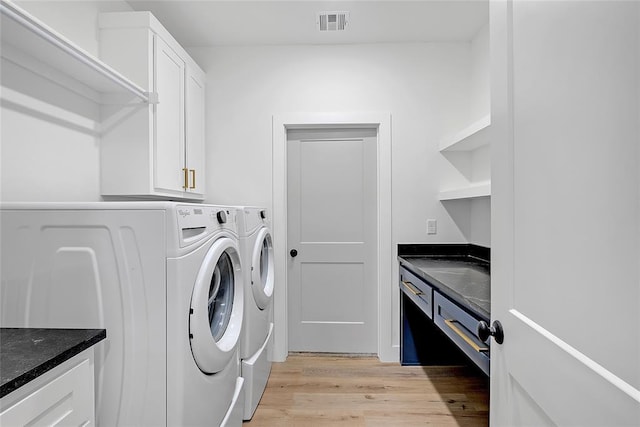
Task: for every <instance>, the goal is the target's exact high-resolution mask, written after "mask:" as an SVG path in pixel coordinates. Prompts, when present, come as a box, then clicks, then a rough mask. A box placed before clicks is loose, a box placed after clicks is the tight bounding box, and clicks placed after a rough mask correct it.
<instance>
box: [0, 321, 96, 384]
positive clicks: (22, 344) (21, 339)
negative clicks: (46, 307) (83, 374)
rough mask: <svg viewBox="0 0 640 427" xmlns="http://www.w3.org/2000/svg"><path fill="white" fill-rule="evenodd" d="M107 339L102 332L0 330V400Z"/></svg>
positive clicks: (34, 329)
mask: <svg viewBox="0 0 640 427" xmlns="http://www.w3.org/2000/svg"><path fill="white" fill-rule="evenodd" d="M106 336H107V333H106V330H104V329H39V328H0V397H4V396H6V395H7V394H9V393H11V392H12V391H14V390H16V389H18V388H19V387H21V386H23V385H25V384H27V383H28V382H29V381H31V380H34V379H36V378H38V377H39V376H40V375H42V374H44V373H45V372H47V371H49V370H51V369H53V368H55V367H56V366H58V365H60V364H61V363H62V362H64V361H66V360H69V359H70V358H72V357H73V356H75V355H76V354H78V353H80V352H82V351H84V350H86V349H87V348H89V347H91V346H92V345H94V344H96V343H98V342H100V341H102V340H103V339H105V338H106Z"/></svg>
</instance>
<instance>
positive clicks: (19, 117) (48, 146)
mask: <svg viewBox="0 0 640 427" xmlns="http://www.w3.org/2000/svg"><path fill="white" fill-rule="evenodd" d="M17 4H18V5H19V6H21V7H23V8H24V9H25V10H27V11H28V12H30V13H31V14H33V15H34V16H35V17H36V18H38V19H40V20H41V21H43V22H45V23H46V24H47V25H49V26H50V27H52V28H54V29H55V30H56V31H58V32H59V33H61V34H62V35H64V36H65V37H67V38H69V39H70V40H72V41H73V42H75V43H76V44H78V45H79V46H80V47H81V48H83V49H84V50H86V51H87V52H90V53H91V54H93V55H97V54H98V43H97V14H98V13H99V12H107V11H117V10H131V8H130V7H129V5H128V4H126V3H125V2H124V1H109V2H106V1H103V2H92V1H83V2H77V1H74V2H32V1H21V2H17ZM1 66H2V88H1V98H2V100H1V104H0V106H1V109H0V114H1V115H0V120H1V123H2V126H1V127H2V130H1V132H0V200H4V201H9V200H10V201H94V200H100V181H99V179H100V177H99V172H100V170H99V165H100V163H99V152H100V110H99V107H98V106H97V105H96V104H95V103H94V102H92V101H89V100H87V99H86V98H83V97H82V96H79V95H77V94H75V93H73V92H71V91H70V90H68V89H66V88H64V87H62V86H60V85H58V84H56V83H55V82H52V81H50V80H48V79H47V78H44V77H42V76H39V75H37V74H35V73H33V72H31V71H28V70H25V69H24V68H22V67H20V66H18V65H16V64H14V63H12V62H10V61H8V60H5V59H4V58H3V59H2V64H1Z"/></svg>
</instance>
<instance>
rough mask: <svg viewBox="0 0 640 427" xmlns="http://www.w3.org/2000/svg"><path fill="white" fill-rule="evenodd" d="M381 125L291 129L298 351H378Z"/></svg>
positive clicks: (294, 341)
mask: <svg viewBox="0 0 640 427" xmlns="http://www.w3.org/2000/svg"><path fill="white" fill-rule="evenodd" d="M376 152H377V130H376V129H335V130H329V129H324V130H289V131H288V133H287V163H288V165H287V197H288V207H287V240H288V250H290V251H291V250H295V251H297V255H296V256H291V255H290V257H289V263H288V279H287V282H288V319H289V322H288V326H289V350H290V351H318V352H340V353H376V352H377V292H378V289H377V277H376V271H377V269H376V265H375V260H376V255H377V252H376V241H377V239H376V217H377V215H376V194H377V193H376V191H377V190H376V187H377V184H376Z"/></svg>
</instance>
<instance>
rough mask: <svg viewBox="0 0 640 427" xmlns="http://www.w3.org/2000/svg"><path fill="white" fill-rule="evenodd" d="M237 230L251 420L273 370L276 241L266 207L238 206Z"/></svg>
mask: <svg viewBox="0 0 640 427" xmlns="http://www.w3.org/2000/svg"><path fill="white" fill-rule="evenodd" d="M238 234H239V237H240V253H241V254H242V264H243V266H244V267H243V268H244V274H245V281H244V283H245V316H244V334H243V339H242V344H241V347H240V359H241V361H242V376H243V378H244V380H245V409H244V419H245V420H250V419H251V417H252V416H253V413H254V412H255V410H256V407H257V406H258V402H260V398H261V397H262V394H263V392H264V389H265V387H266V385H267V380H268V379H269V374H270V373H271V361H270V360H269V358H268V353H269V349H270V347H271V346H272V341H273V292H274V288H275V280H274V262H273V241H272V237H271V230H270V223H269V219H268V217H267V210H266V209H265V208H259V207H238Z"/></svg>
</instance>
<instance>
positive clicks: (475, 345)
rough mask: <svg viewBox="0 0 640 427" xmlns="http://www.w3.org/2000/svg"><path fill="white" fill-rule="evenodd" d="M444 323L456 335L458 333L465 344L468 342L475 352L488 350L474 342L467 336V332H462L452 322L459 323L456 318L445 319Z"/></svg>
mask: <svg viewBox="0 0 640 427" xmlns="http://www.w3.org/2000/svg"><path fill="white" fill-rule="evenodd" d="M444 323H445V324H446V325H447V326H448V327H449V328H451V330H452V331H453V332H455V333H456V335H458V336H459V337H460V338H462V339H463V340H464V341H465V342H466V343H467V344H469V345H470V346H471V347H472V348H473V349H474V350H475V351H477V352H484V351H489V347H480V346H479V345H478V344H476V343H475V342H474V341H473V340H472V339H471V338H469V336H468V335H467V334H465V333H464V332H462V330H460V328H458V327H457V326H456V325H455V324H454V323H459V322H458V321H457V320H455V319H445V321H444Z"/></svg>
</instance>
